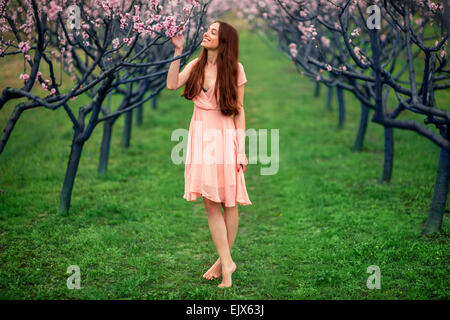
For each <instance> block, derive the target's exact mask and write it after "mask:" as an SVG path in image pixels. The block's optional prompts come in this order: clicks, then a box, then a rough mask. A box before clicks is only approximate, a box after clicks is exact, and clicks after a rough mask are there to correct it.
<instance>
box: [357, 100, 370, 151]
mask: <svg viewBox="0 0 450 320" xmlns="http://www.w3.org/2000/svg"><path fill="white" fill-rule="evenodd" d="M369 113H370V109H369V108H368V107H367V106H366V105H365V104H364V103H363V102H361V118H360V120H359V129H358V134H357V136H356V141H355V146H354V150H355V151H361V150H362V147H363V144H364V137H365V135H366V131H367V124H368V122H369Z"/></svg>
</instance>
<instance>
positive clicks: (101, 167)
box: [98, 118, 115, 175]
mask: <svg viewBox="0 0 450 320" xmlns="http://www.w3.org/2000/svg"><path fill="white" fill-rule="evenodd" d="M114 122H115V121H114V119H112V118H111V119H108V120H105V121H103V137H102V144H101V145H100V161H99V164H98V174H99V175H105V174H106V172H107V171H108V159H109V150H110V146H111V136H112V128H113V125H114Z"/></svg>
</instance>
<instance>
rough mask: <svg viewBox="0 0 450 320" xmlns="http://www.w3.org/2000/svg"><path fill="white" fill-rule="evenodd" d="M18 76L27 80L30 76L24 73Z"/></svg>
mask: <svg viewBox="0 0 450 320" xmlns="http://www.w3.org/2000/svg"><path fill="white" fill-rule="evenodd" d="M19 78H20V79H22V80H28V79H30V76H29V75H28V74H26V73H21V74H20V76H19Z"/></svg>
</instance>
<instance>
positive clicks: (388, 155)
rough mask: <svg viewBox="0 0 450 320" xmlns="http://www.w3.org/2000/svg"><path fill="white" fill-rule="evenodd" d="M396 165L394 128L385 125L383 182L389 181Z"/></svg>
mask: <svg viewBox="0 0 450 320" xmlns="http://www.w3.org/2000/svg"><path fill="white" fill-rule="evenodd" d="M393 165H394V128H392V127H384V165H383V176H382V178H381V183H383V182H387V183H389V182H390V181H391V178H392V168H393Z"/></svg>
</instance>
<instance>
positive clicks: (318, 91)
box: [314, 81, 320, 98]
mask: <svg viewBox="0 0 450 320" xmlns="http://www.w3.org/2000/svg"><path fill="white" fill-rule="evenodd" d="M319 96H320V82H319V81H316V89H315V90H314V97H315V98H317V97H319Z"/></svg>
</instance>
